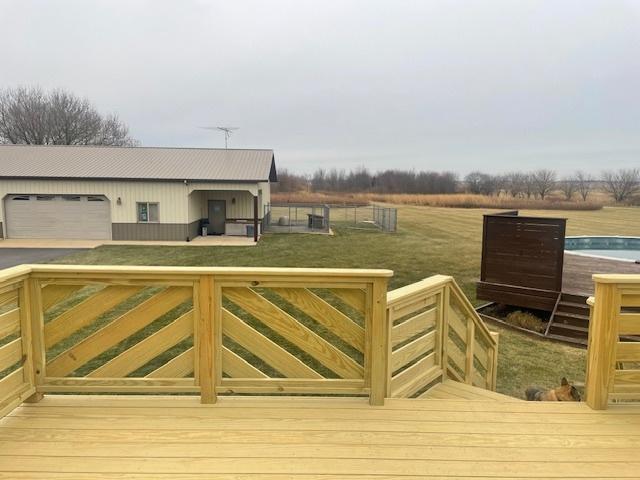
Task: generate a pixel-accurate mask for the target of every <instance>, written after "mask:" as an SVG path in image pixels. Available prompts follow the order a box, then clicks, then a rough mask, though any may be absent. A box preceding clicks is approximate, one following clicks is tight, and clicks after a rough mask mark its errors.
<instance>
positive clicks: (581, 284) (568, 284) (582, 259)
mask: <svg viewBox="0 0 640 480" xmlns="http://www.w3.org/2000/svg"><path fill="white" fill-rule="evenodd" d="M594 273H635V274H640V265H638V264H636V263H633V262H625V261H622V260H609V259H606V258H596V257H587V256H584V255H574V254H571V253H565V255H564V267H563V270H562V291H563V292H565V293H570V294H573V295H583V296H587V297H589V296H591V295H593V289H594V284H593V279H592V278H591V277H592V275H593V274H594Z"/></svg>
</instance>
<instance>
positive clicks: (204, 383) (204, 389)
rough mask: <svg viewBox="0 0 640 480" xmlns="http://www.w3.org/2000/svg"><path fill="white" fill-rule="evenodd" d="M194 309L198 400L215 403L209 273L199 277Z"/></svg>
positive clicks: (212, 308) (212, 304)
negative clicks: (196, 329) (195, 317)
mask: <svg viewBox="0 0 640 480" xmlns="http://www.w3.org/2000/svg"><path fill="white" fill-rule="evenodd" d="M194 300H195V303H196V304H194V310H195V311H196V312H197V313H196V314H197V319H198V324H197V325H198V332H197V333H198V334H197V341H198V345H197V355H198V370H199V375H198V377H199V381H200V402H201V403H215V402H216V392H215V369H214V351H213V345H214V343H213V342H214V334H213V331H214V328H213V321H214V309H215V304H214V280H213V276H211V275H204V276H202V277H200V280H199V282H198V293H197V295H196V296H195V299H194Z"/></svg>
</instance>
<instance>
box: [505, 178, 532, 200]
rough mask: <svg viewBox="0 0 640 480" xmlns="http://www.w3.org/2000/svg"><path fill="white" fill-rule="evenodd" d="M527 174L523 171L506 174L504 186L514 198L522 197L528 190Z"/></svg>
mask: <svg viewBox="0 0 640 480" xmlns="http://www.w3.org/2000/svg"><path fill="white" fill-rule="evenodd" d="M526 182H527V174H526V173H522V172H511V173H508V174H507V175H506V176H505V181H504V184H505V186H504V188H505V190H506V191H507V193H509V195H511V196H512V197H513V198H516V197H520V196H522V195H524V194H525V191H526V185H525V184H526Z"/></svg>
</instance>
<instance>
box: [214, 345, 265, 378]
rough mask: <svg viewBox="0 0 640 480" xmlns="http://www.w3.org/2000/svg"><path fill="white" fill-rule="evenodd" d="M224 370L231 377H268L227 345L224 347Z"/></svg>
mask: <svg viewBox="0 0 640 480" xmlns="http://www.w3.org/2000/svg"><path fill="white" fill-rule="evenodd" d="M222 371H223V372H224V373H226V374H227V375H229V376H230V377H231V378H268V377H267V375H266V374H264V373H263V372H261V371H260V370H258V369H257V368H256V367H254V366H253V365H251V364H250V363H249V362H247V361H246V360H245V359H244V358H242V357H241V356H239V355H237V354H235V353H234V352H232V351H231V350H229V349H228V348H227V347H222Z"/></svg>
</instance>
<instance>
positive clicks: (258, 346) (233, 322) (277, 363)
mask: <svg viewBox="0 0 640 480" xmlns="http://www.w3.org/2000/svg"><path fill="white" fill-rule="evenodd" d="M222 333H223V334H224V335H226V336H227V337H229V338H230V339H232V340H233V341H234V342H236V343H238V344H239V345H242V346H243V347H244V348H246V349H247V350H249V351H250V352H251V353H252V354H254V355H255V356H256V357H258V358H261V359H262V360H264V361H265V362H266V363H268V364H269V365H271V366H272V367H273V368H275V369H276V370H277V371H278V372H280V373H281V374H282V375H284V376H285V377H289V378H323V377H322V375H320V374H319V373H318V372H316V371H315V370H313V369H312V368H310V367H308V366H307V365H305V364H304V363H303V362H302V361H300V360H299V359H298V358H296V357H294V356H293V355H291V354H290V353H289V352H287V351H286V350H285V349H284V348H282V347H281V346H279V345H278V344H276V343H274V342H272V341H271V340H269V339H268V338H267V337H265V336H264V335H262V334H261V333H259V332H257V331H256V330H254V329H253V328H251V327H250V326H249V325H247V324H246V323H244V322H243V321H242V320H240V319H239V318H238V317H236V316H235V315H234V314H233V313H231V312H230V311H228V310H226V309H223V310H222Z"/></svg>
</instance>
